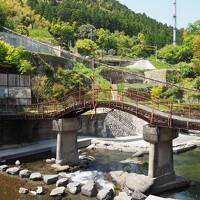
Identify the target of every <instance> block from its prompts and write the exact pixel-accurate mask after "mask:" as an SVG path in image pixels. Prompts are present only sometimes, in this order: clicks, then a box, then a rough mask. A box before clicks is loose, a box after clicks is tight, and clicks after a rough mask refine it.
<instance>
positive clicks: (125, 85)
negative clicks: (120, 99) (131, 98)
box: [117, 83, 152, 90]
mask: <svg viewBox="0 0 200 200" xmlns="http://www.w3.org/2000/svg"><path fill="white" fill-rule="evenodd" d="M117 87H118V89H119V90H123V89H124V88H130V89H149V88H151V87H152V85H150V84H143V83H134V84H130V83H119V84H118V85H117Z"/></svg>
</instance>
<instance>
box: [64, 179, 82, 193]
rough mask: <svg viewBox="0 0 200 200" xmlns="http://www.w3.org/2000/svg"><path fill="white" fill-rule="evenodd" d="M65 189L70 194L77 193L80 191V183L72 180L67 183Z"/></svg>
mask: <svg viewBox="0 0 200 200" xmlns="http://www.w3.org/2000/svg"><path fill="white" fill-rule="evenodd" d="M67 190H68V191H69V192H70V193H71V194H77V193H79V192H80V191H81V184H80V183H78V182H72V183H69V184H68V185H67Z"/></svg>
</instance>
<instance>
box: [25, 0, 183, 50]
mask: <svg viewBox="0 0 200 200" xmlns="http://www.w3.org/2000/svg"><path fill="white" fill-rule="evenodd" d="M27 3H28V5H29V6H30V7H31V8H32V9H33V10H35V11H36V13H38V14H40V15H41V16H43V17H45V18H46V19H48V20H49V21H50V22H53V21H56V20H59V21H65V22H71V23H73V22H77V23H78V24H79V25H83V24H92V25H94V26H95V27H96V28H106V29H109V30H110V31H112V32H114V31H116V30H119V31H123V32H125V33H126V34H128V35H129V36H131V37H132V36H137V35H138V33H144V35H145V38H146V43H147V44H150V45H155V44H157V45H158V46H159V47H162V46H164V45H166V44H170V43H171V42H172V27H169V26H167V25H164V24H162V23H159V22H157V21H156V20H154V19H151V18H149V17H147V16H146V15H145V14H136V13H134V12H133V11H131V10H130V9H128V8H127V7H126V6H124V5H122V4H120V3H119V2H118V1H116V0H70V1H69V0H62V1H57V0H27ZM181 35H182V31H178V38H179V43H181V40H182V36H181Z"/></svg>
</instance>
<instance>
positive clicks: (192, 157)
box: [162, 148, 200, 200]
mask: <svg viewBox="0 0 200 200" xmlns="http://www.w3.org/2000/svg"><path fill="white" fill-rule="evenodd" d="M174 163H175V170H176V174H177V175H180V176H184V177H187V178H189V179H191V180H193V181H195V183H196V185H195V186H191V187H189V188H186V189H184V190H182V191H176V192H172V193H171V194H164V195H162V196H163V197H171V198H176V199H180V200H200V149H199V148H198V149H195V150H193V151H189V152H186V153H183V154H179V155H175V156H174Z"/></svg>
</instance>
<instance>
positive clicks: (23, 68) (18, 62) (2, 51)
mask: <svg viewBox="0 0 200 200" xmlns="http://www.w3.org/2000/svg"><path fill="white" fill-rule="evenodd" d="M0 63H3V64H10V65H13V66H15V67H16V68H17V69H18V71H19V72H20V73H27V72H30V71H31V70H33V67H32V65H31V63H30V62H29V61H27V60H26V59H25V52H24V49H23V48H21V47H18V48H14V47H12V46H10V45H8V44H7V43H5V42H3V41H2V40H0Z"/></svg>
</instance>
